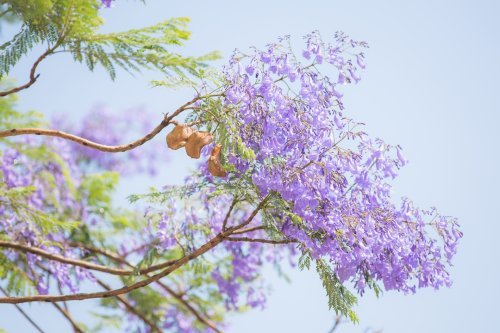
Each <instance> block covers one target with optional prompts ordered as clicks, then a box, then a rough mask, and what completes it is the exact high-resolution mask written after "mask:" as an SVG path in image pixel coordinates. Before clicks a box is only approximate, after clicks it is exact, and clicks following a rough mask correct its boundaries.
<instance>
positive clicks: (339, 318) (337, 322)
mask: <svg viewBox="0 0 500 333" xmlns="http://www.w3.org/2000/svg"><path fill="white" fill-rule="evenodd" d="M341 319H342V317H341V316H337V317H336V318H335V322H334V323H333V327H332V328H331V329H330V330H329V331H328V333H333V332H335V331H336V330H337V328H338V327H339V325H340V323H341Z"/></svg>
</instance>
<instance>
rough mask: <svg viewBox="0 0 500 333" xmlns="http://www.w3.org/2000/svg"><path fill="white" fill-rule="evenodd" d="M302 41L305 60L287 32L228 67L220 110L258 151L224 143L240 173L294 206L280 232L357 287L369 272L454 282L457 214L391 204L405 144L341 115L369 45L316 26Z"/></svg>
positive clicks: (402, 285) (397, 280)
mask: <svg viewBox="0 0 500 333" xmlns="http://www.w3.org/2000/svg"><path fill="white" fill-rule="evenodd" d="M305 41H306V48H305V50H304V51H303V52H302V58H300V57H298V56H296V55H295V54H294V53H293V51H292V49H291V47H289V43H288V42H289V39H288V38H284V39H282V40H280V43H276V44H271V45H268V47H267V49H266V50H264V51H260V50H255V51H254V52H252V53H251V54H250V55H248V54H242V53H239V52H236V53H235V54H234V56H233V57H232V59H231V61H230V63H229V65H228V66H227V67H226V68H225V70H224V76H225V79H226V80H227V82H228V83H227V85H226V89H227V90H226V98H225V100H224V104H225V106H224V107H225V109H226V110H234V112H231V116H232V117H233V119H232V124H233V125H232V126H233V128H237V135H238V136H239V137H240V138H241V140H242V142H243V144H244V145H245V146H246V147H248V148H250V149H251V150H253V152H254V153H255V159H254V160H252V159H251V158H250V159H249V158H244V157H242V156H241V154H238V153H237V152H235V151H234V150H231V148H230V147H227V148H226V153H227V154H228V160H229V162H230V163H231V164H233V166H234V167H235V168H236V170H237V171H236V174H235V176H236V177H243V175H245V174H250V175H251V179H252V181H253V183H254V184H255V185H256V186H257V188H258V191H259V192H260V195H262V196H265V195H266V194H268V193H271V192H273V193H279V195H280V196H281V198H283V199H284V200H285V201H286V202H287V203H288V205H289V207H288V209H284V212H282V214H283V223H282V224H281V225H280V228H281V232H282V233H283V234H284V235H285V236H286V237H288V238H290V239H296V240H298V241H300V243H301V244H303V249H302V250H303V251H304V252H307V253H310V254H311V255H312V256H313V258H324V259H327V260H329V262H330V263H331V266H332V267H333V269H334V271H335V272H336V274H337V276H338V278H339V280H340V281H342V282H343V281H348V280H350V281H352V282H353V283H354V284H355V286H356V288H357V290H358V291H359V292H360V293H363V292H364V290H365V287H366V285H367V279H374V280H377V281H381V282H383V284H384V286H385V289H386V290H391V289H395V290H399V291H404V292H414V291H415V290H416V287H426V286H432V287H434V288H439V287H440V286H449V285H450V283H451V280H450V277H449V273H448V267H449V266H450V265H451V259H452V257H453V255H454V254H455V251H456V246H457V242H458V240H459V239H460V238H461V237H462V233H461V232H460V231H459V230H458V224H457V221H456V220H455V219H454V218H451V217H447V216H443V215H440V214H439V213H437V211H436V210H435V209H434V208H432V209H429V210H422V209H419V208H416V207H415V206H414V205H413V203H412V202H411V201H410V200H408V199H403V200H402V202H401V203H400V204H399V205H396V204H394V203H393V202H392V200H391V197H390V190H391V185H390V184H389V181H390V180H391V179H393V178H395V177H396V176H397V172H398V169H399V168H401V167H402V166H404V165H405V164H406V163H407V161H406V160H405V158H404V157H403V156H402V153H401V149H400V148H399V147H398V146H391V145H388V144H386V143H384V142H383V141H382V140H380V139H372V138H370V137H369V136H368V135H367V134H366V133H364V132H363V131H360V126H361V124H358V123H355V122H354V121H353V120H351V119H349V118H347V116H346V115H345V113H344V106H343V103H342V93H341V90H342V86H343V85H346V84H352V83H357V82H359V81H360V70H361V69H363V68H364V67H365V64H364V54H363V52H360V51H359V50H360V49H362V48H365V47H367V45H366V44H365V43H364V42H356V41H353V40H351V39H349V38H348V37H347V36H345V35H344V34H342V33H337V34H336V36H335V43H334V44H327V43H325V42H323V40H322V38H321V36H320V35H319V33H317V32H313V33H312V34H310V35H308V36H306V38H305Z"/></svg>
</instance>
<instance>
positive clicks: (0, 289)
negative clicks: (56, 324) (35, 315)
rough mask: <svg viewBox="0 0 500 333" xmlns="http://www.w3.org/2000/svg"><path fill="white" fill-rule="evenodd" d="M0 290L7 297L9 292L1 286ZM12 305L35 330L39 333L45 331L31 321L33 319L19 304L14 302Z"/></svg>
mask: <svg viewBox="0 0 500 333" xmlns="http://www.w3.org/2000/svg"><path fill="white" fill-rule="evenodd" d="M0 291H1V292H2V293H3V294H4V295H5V296H6V297H9V294H7V292H6V291H5V290H4V289H3V288H2V287H0ZM14 306H15V307H16V309H17V311H19V312H20V313H21V314H22V315H23V317H24V318H26V320H27V321H28V322H29V323H30V324H31V325H33V327H34V328H36V330H37V331H38V332H40V333H45V332H44V330H42V329H41V328H40V326H38V325H37V323H35V322H34V321H33V319H31V317H30V316H29V315H28V314H27V313H26V312H24V310H23V309H21V307H20V306H19V305H17V304H14Z"/></svg>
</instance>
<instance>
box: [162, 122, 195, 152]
mask: <svg viewBox="0 0 500 333" xmlns="http://www.w3.org/2000/svg"><path fill="white" fill-rule="evenodd" d="M193 132H194V131H193V129H192V128H191V127H189V126H186V125H177V126H175V127H174V129H173V130H172V131H171V132H170V133H168V135H167V146H168V148H170V149H173V150H177V149H179V148H181V147H184V146H185V145H186V142H187V140H188V138H189V137H190V136H191V134H193Z"/></svg>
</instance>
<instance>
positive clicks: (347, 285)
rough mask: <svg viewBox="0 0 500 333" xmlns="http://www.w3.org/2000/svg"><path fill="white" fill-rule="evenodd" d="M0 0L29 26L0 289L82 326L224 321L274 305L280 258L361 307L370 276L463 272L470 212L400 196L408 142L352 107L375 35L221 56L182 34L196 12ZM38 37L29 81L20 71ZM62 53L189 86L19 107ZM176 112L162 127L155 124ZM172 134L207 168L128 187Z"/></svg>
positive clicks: (426, 277) (6, 55) (12, 124)
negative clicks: (125, 15) (75, 115)
mask: <svg viewBox="0 0 500 333" xmlns="http://www.w3.org/2000/svg"><path fill="white" fill-rule="evenodd" d="M0 4H1V10H2V12H1V14H0V17H1V19H2V24H3V25H5V24H13V25H14V26H18V27H19V32H18V33H17V34H15V35H14V36H13V37H12V39H11V40H10V41H7V42H5V43H3V44H2V45H1V46H0V76H1V79H2V83H1V90H2V91H1V92H0V96H1V97H0V138H1V139H0V149H1V150H0V287H1V291H2V292H3V293H4V296H3V297H0V303H10V304H14V305H17V304H19V303H27V302H46V303H47V306H50V307H54V310H55V311H58V312H60V313H61V314H62V315H63V316H64V317H65V318H66V319H67V320H68V321H69V323H70V324H71V326H72V327H73V329H74V331H75V332H94V331H99V330H102V331H108V330H109V329H110V327H116V328H117V329H120V330H125V331H130V332H213V331H215V332H221V331H222V330H223V329H224V327H225V326H226V325H227V323H226V321H225V320H226V316H227V314H228V313H231V312H241V311H245V310H248V309H251V308H256V307H263V306H264V305H265V299H266V283H265V281H263V279H262V278H261V276H260V273H261V270H262V268H263V267H264V266H265V265H268V264H271V265H274V266H275V267H277V268H278V269H280V267H283V265H292V266H298V268H299V269H314V270H316V271H317V273H318V276H319V280H320V281H321V283H322V284H323V286H324V288H325V290H326V293H327V295H328V306H329V307H330V308H331V309H333V310H334V311H336V312H337V314H339V315H342V316H346V317H348V318H350V319H351V320H352V321H356V320H357V317H356V315H355V313H354V312H353V310H352V307H353V305H355V304H356V301H357V298H356V294H359V295H363V293H364V292H365V291H366V290H367V289H372V290H373V291H374V292H375V293H376V294H379V292H380V291H382V290H396V291H400V292H404V293H414V292H416V290H417V288H422V287H432V288H436V289H437V288H440V287H442V286H449V285H450V283H451V280H450V276H449V273H448V269H449V267H450V265H451V260H452V257H453V255H454V254H455V251H456V246H457V242H458V240H459V239H460V238H461V236H462V234H461V232H460V231H459V230H458V224H457V221H456V220H455V219H454V218H452V217H449V216H444V215H441V214H439V213H438V212H437V210H436V209H435V208H430V209H420V208H417V207H415V206H414V204H413V203H412V201H411V200H409V199H407V198H403V199H401V200H393V199H392V198H391V195H390V193H391V185H390V181H391V180H392V179H394V178H395V177H396V176H397V173H398V170H399V169H400V168H401V167H403V166H404V165H405V164H406V163H407V161H406V159H405V158H404V157H403V155H402V152H401V147H399V146H397V145H396V146H394V145H390V144H387V143H385V142H384V141H382V140H381V139H378V138H371V137H370V136H369V135H368V134H367V133H365V132H364V131H363V126H362V124H361V123H359V122H356V121H355V120H353V119H351V118H349V115H348V114H347V113H346V112H344V106H343V103H342V94H343V93H344V90H345V89H346V87H347V86H349V85H352V84H356V83H357V82H358V81H359V80H360V76H361V71H362V70H363V69H364V68H365V64H364V61H365V60H364V58H365V55H364V53H363V51H364V50H365V49H366V48H367V44H366V43H365V42H358V41H355V40H352V39H350V38H349V37H348V36H347V35H345V34H344V33H341V32H339V33H336V34H335V35H334V36H328V37H325V38H324V39H323V37H322V36H321V35H320V34H319V32H312V33H311V34H309V35H307V36H305V38H304V45H303V46H302V47H301V48H300V47H299V48H298V49H296V47H294V46H293V45H292V42H291V39H290V38H289V37H283V38H281V39H279V40H278V41H277V42H276V43H271V44H268V45H267V46H266V47H265V48H263V49H258V48H250V49H249V50H247V51H244V52H240V51H236V52H235V53H234V54H233V55H232V56H231V57H230V59H229V62H228V63H227V64H226V65H225V66H223V67H222V68H221V69H220V70H217V69H214V68H210V67H209V66H208V64H209V63H210V62H211V60H213V59H217V58H218V57H219V55H218V54H217V53H210V54H206V55H201V56H186V55H181V53H177V52H176V50H179V49H180V47H181V46H182V44H183V42H184V41H185V40H187V39H188V38H189V32H188V31H187V30H186V24H187V22H188V20H187V19H185V18H174V19H170V20H167V21H165V22H162V23H158V24H157V25H154V26H151V27H147V28H143V29H134V30H129V31H124V32H116V33H109V34H102V33H99V27H100V26H101V25H102V23H103V20H102V19H101V17H100V14H102V11H103V10H106V9H105V7H109V6H110V5H111V0H102V1H100V0H1V1H0ZM38 50H42V51H41V52H40V54H38V55H37V56H36V57H35V59H36V61H35V62H34V63H33V65H32V67H31V68H27V69H26V75H27V78H26V81H24V82H20V83H19V85H17V84H15V83H14V81H12V80H10V79H8V78H7V76H8V74H9V72H10V71H11V70H12V68H13V67H14V66H16V65H17V63H18V61H19V60H20V59H21V58H22V57H23V56H24V55H26V54H28V53H29V54H32V53H34V52H38ZM59 53H63V54H64V53H66V54H70V55H71V56H72V57H73V59H74V60H75V61H76V62H79V63H82V64H83V65H85V66H86V67H87V68H88V69H90V70H91V71H92V70H94V69H95V68H97V67H103V68H105V69H106V70H107V72H108V73H109V75H110V77H111V79H113V80H114V79H115V78H116V77H117V75H120V74H121V73H120V72H121V71H123V70H125V71H128V72H135V73H137V72H140V71H143V70H155V71H160V72H162V73H164V74H165V80H164V81H155V82H154V85H157V86H165V87H173V86H179V85H182V86H187V87H191V88H192V91H193V97H192V99H190V100H188V101H186V102H185V104H183V105H180V106H179V107H178V108H177V109H176V110H171V111H170V112H169V113H168V114H167V115H161V114H150V113H146V111H144V110H141V111H137V110H134V112H127V113H122V114H119V115H113V114H110V113H107V112H106V111H105V110H101V109H96V110H94V111H93V112H91V113H89V114H88V115H87V116H85V117H84V118H83V119H82V120H81V121H80V122H78V124H75V123H71V122H70V121H69V120H67V119H63V118H60V119H55V120H52V121H50V122H48V121H46V120H44V119H43V117H42V116H41V115H39V114H37V113H26V112H20V111H18V110H17V109H16V93H17V92H19V91H22V90H25V89H28V88H29V87H30V86H32V85H34V84H36V83H37V80H43V77H40V78H39V72H40V71H41V69H40V65H41V64H42V63H43V61H44V60H45V59H46V58H48V57H52V56H53V55H56V54H59ZM45 75H50V73H46V74H45ZM28 92H29V90H28ZM28 92H26V93H28ZM155 122H156V123H155ZM164 130H165V131H164ZM165 132H168V134H167V135H166V144H165V143H164V144H163V145H161V146H157V145H154V144H151V142H149V141H150V140H151V139H152V138H154V137H155V136H158V135H165ZM34 135H36V136H37V137H35V136H34ZM129 140H130V141H129ZM127 142H129V143H127ZM162 149H164V150H166V149H171V150H175V152H174V151H172V153H173V154H187V155H188V156H190V157H192V158H194V159H199V160H200V163H199V165H198V168H197V170H196V171H194V172H193V174H192V175H190V176H189V177H187V178H186V179H185V181H184V184H183V185H178V186H172V185H168V184H165V186H163V187H161V188H159V189H156V190H152V191H151V192H150V193H143V194H131V195H130V197H129V198H130V202H131V205H130V206H129V207H128V208H125V207H116V206H115V205H114V203H113V200H112V198H113V193H114V191H115V187H116V185H117V183H118V180H119V176H120V175H124V174H127V175H130V174H134V173H144V172H150V173H154V172H155V170H156V168H159V167H162V168H163V167H164V165H167V163H168V162H167V161H160V160H158V158H157V154H156V152H157V151H159V150H162ZM167 167H168V165H167ZM81 288H82V289H84V290H85V292H82V290H81ZM89 299H98V300H99V303H98V304H99V307H98V308H97V307H96V308H95V309H94V310H93V315H94V316H95V317H96V319H95V320H94V321H92V322H86V323H83V322H79V321H78V320H76V319H75V318H74V317H73V314H71V313H70V311H69V308H68V307H67V305H66V304H67V302H71V301H75V300H89ZM3 320H4V319H3V318H1V319H0V321H3Z"/></svg>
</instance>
